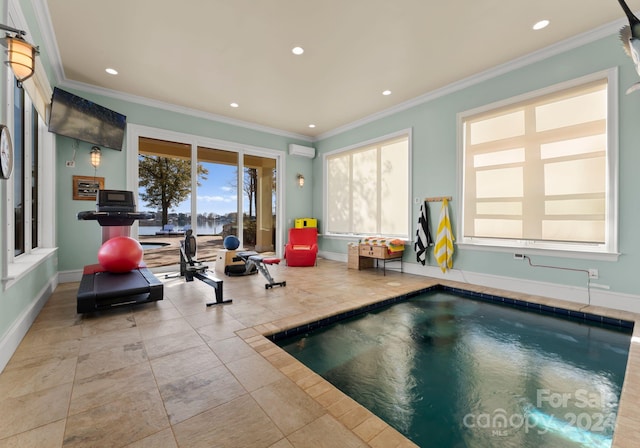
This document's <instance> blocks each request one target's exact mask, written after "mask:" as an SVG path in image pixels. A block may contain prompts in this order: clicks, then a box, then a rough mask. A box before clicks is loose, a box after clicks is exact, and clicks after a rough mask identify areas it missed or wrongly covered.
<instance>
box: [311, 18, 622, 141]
mask: <svg viewBox="0 0 640 448" xmlns="http://www.w3.org/2000/svg"><path fill="white" fill-rule="evenodd" d="M626 23H627V22H626V20H625V19H620V20H616V21H614V22H611V23H608V24H606V25H603V26H601V27H598V28H595V29H593V30H591V31H588V32H586V33H583V34H579V35H577V36H574V37H571V38H569V39H566V40H563V41H561V42H557V43H555V44H553V45H550V46H548V47H545V48H543V49H541V50H537V51H534V52H533V53H529V54H526V55H524V56H520V57H518V58H516V59H513V60H511V61H509V62H505V63H504V64H500V65H497V66H495V67H492V68H490V69H488V70H485V71H483V72H480V73H477V74H475V75H472V76H469V77H467V78H464V79H462V80H460V81H456V82H454V83H451V84H448V85H446V86H444V87H442V88H440V89H436V90H433V91H431V92H427V93H425V94H423V95H420V96H417V97H415V98H412V99H410V100H408V101H405V102H403V103H400V104H398V105H395V106H392V107H389V108H387V109H384V110H381V111H379V112H376V113H374V114H371V115H368V116H366V117H363V118H361V119H359V120H356V121H353V122H351V123H349V124H345V125H344V126H339V127H337V128H334V129H332V130H330V131H327V132H324V133H322V134H319V135H317V136H316V137H315V138H314V139H313V142H317V141H320V140H324V139H326V138H329V137H333V136H336V135H339V134H342V133H344V132H347V131H350V130H352V129H356V128H358V127H360V126H362V125H365V124H367V123H371V122H373V121H377V120H380V119H382V118H385V117H388V116H390V115H394V114H396V113H398V112H402V111H405V110H407V109H411V108H412V107H415V106H418V105H420V104H424V103H428V102H429V101H433V100H435V99H437V98H441V97H443V96H445V95H449V94H452V93H455V92H458V91H460V90H463V89H466V88H468V87H471V86H473V85H476V84H479V83H481V82H484V81H487V80H489V79H492V78H495V77H498V76H500V75H504V74H505V73H509V72H511V71H514V70H517V69H520V68H522V67H526V66H527V65H530V64H533V63H536V62H540V61H542V60H544V59H547V58H550V57H552V56H556V55H558V54H561V53H564V52H566V51H569V50H572V49H574V48H578V47H581V46H583V45H586V44H588V43H591V42H595V41H597V40H599V39H602V38H605V37H608V36H611V35H612V34H617V33H618V31H619V30H620V28H621V27H622V26H624V25H625V24H626Z"/></svg>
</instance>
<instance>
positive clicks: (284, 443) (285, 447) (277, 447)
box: [269, 439, 293, 448]
mask: <svg viewBox="0 0 640 448" xmlns="http://www.w3.org/2000/svg"><path fill="white" fill-rule="evenodd" d="M269 448H293V445H291V443H290V442H289V441H288V440H287V439H282V440H279V441H278V442H276V443H274V444H273V445H271V446H270V447H269Z"/></svg>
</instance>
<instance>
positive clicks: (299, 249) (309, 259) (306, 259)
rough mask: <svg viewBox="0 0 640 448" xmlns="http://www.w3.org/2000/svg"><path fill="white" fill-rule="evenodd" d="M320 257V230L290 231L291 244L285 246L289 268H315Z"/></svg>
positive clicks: (310, 228) (308, 228) (306, 228)
mask: <svg viewBox="0 0 640 448" xmlns="http://www.w3.org/2000/svg"><path fill="white" fill-rule="evenodd" d="M317 256H318V229H316V228H315V227H304V228H300V229H289V242H288V243H287V244H286V245H285V246H284V258H285V260H286V261H287V266H314V265H315V264H316V258H317Z"/></svg>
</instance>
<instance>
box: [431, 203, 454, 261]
mask: <svg viewBox="0 0 640 448" xmlns="http://www.w3.org/2000/svg"><path fill="white" fill-rule="evenodd" d="M448 205H449V201H447V200H446V199H443V200H442V210H440V220H439V222H438V233H437V235H436V247H435V249H434V254H435V256H436V261H437V262H438V266H440V269H442V272H446V270H447V269H451V267H452V266H453V240H454V238H453V232H452V231H451V223H450V222H449V207H448Z"/></svg>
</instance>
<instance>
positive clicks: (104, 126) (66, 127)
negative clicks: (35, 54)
mask: <svg viewBox="0 0 640 448" xmlns="http://www.w3.org/2000/svg"><path fill="white" fill-rule="evenodd" d="M126 124H127V117H126V116H124V115H122V114H120V113H118V112H114V111H112V110H111V109H107V108H106V107H103V106H100V105H99V104H96V103H94V102H92V101H89V100H86V99H84V98H81V97H79V96H77V95H74V94H73V93H69V92H67V91H64V90H62V89H59V88H57V87H56V88H54V89H53V96H52V97H51V113H50V114H49V132H53V133H54V134H59V135H64V136H65V137H70V138H75V139H78V140H82V141H85V142H88V143H91V144H93V145H98V146H105V147H107V148H112V149H117V150H119V151H121V150H122V142H123V140H124V130H125V127H126Z"/></svg>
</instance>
